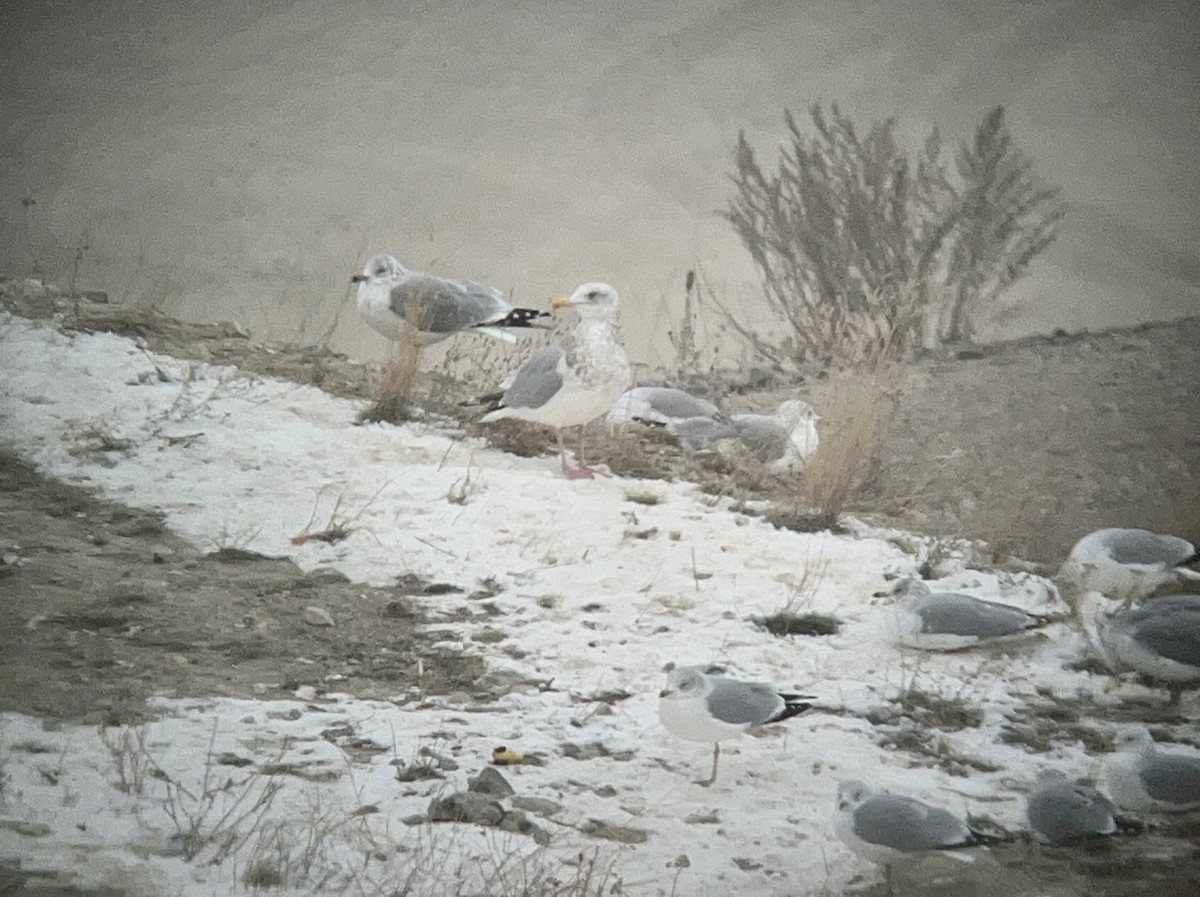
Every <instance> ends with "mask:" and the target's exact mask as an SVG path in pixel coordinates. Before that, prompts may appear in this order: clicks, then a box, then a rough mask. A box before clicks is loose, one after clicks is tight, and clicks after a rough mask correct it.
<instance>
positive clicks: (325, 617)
mask: <svg viewBox="0 0 1200 897" xmlns="http://www.w3.org/2000/svg"><path fill="white" fill-rule="evenodd" d="M304 622H305V623H307V624H308V625H309V626H332V625H333V617H331V616H330V615H329V611H327V610H325V608H323V607H317V606H316V605H315V604H310V605H309V606H308V607H306V608H304Z"/></svg>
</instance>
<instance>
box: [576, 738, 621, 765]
mask: <svg viewBox="0 0 1200 897" xmlns="http://www.w3.org/2000/svg"><path fill="white" fill-rule="evenodd" d="M559 750H561V751H562V755H563V756H564V757H569V758H570V759H572V760H595V759H597V758H598V757H612V758H613V759H614V760H619V761H621V762H625V761H628V760H632V759H633V751H610V750H609V749H608V748H606V747H605V746H604V744H603V743H602V742H599V741H589V742H588V743H587V744H573V743H572V742H569V741H568V742H567V743H566V744H564V745H563V746H562V747H561V748H559Z"/></svg>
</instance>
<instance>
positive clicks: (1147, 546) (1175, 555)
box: [1055, 528, 1200, 606]
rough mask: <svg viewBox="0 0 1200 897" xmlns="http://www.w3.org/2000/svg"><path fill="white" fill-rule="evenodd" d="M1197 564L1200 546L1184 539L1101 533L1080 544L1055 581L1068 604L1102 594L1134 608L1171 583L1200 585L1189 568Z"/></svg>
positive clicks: (1112, 531) (1124, 532)
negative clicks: (1184, 581) (1077, 597)
mask: <svg viewBox="0 0 1200 897" xmlns="http://www.w3.org/2000/svg"><path fill="white" fill-rule="evenodd" d="M1196 560H1200V554H1198V553H1197V552H1196V546H1195V545H1193V544H1192V543H1191V542H1189V541H1187V540H1186V539H1181V538H1179V537H1178V536H1169V535H1162V534H1160V533H1152V532H1150V531H1149V530H1144V529H1116V528H1111V529H1098V530H1096V531H1095V532H1093V533H1088V534H1087V535H1086V536H1084V537H1083V538H1082V539H1080V540H1079V541H1078V542H1076V543H1075V547H1074V548H1072V549H1071V553H1070V554H1069V555H1068V556H1067V559H1066V561H1064V562H1063V565H1062V567H1061V568H1060V569H1059V571H1058V575H1057V576H1056V577H1055V579H1056V582H1057V583H1058V586H1059V589H1060V590H1062V593H1063V597H1064V598H1065V599H1066V600H1068V601H1071V600H1073V596H1074V595H1076V594H1079V593H1081V592H1100V593H1101V594H1102V595H1106V596H1107V597H1109V598H1112V599H1114V600H1117V601H1122V602H1124V603H1125V604H1126V606H1128V605H1130V604H1132V603H1133V602H1135V601H1139V600H1141V599H1142V598H1145V597H1146V596H1148V595H1152V594H1154V592H1155V591H1157V590H1158V589H1159V587H1161V586H1163V585H1165V584H1166V583H1170V582H1177V581H1179V580H1181V579H1200V573H1197V572H1196V571H1195V570H1189V569H1188V568H1186V567H1184V566H1183V565H1184V564H1190V563H1192V562H1194V561H1196Z"/></svg>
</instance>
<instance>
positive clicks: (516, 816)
mask: <svg viewBox="0 0 1200 897" xmlns="http://www.w3.org/2000/svg"><path fill="white" fill-rule="evenodd" d="M496 827H497V828H498V829H500V831H502V832H513V833H514V834H517V835H529V837H531V838H533V840H534V841H535V842H537V843H538V844H540V845H541V846H543V847H547V846H549V844H550V833H549V832H547V831H545V830H544V829H542V828H539V827H538V826H537V825H535V824H534V823H532V822H530V821H529V817H528V816H526V815H525V814H524V813H522V812H521V811H520V810H510V811H509V812H507V813H505V814H504V818H503V819H501V820H500V824H499V825H498V826H496Z"/></svg>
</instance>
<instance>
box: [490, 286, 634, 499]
mask: <svg viewBox="0 0 1200 897" xmlns="http://www.w3.org/2000/svg"><path fill="white" fill-rule="evenodd" d="M618 301H619V300H618V296H617V291H616V290H614V289H613V288H612V287H610V286H609V285H608V284H606V283H585V284H583V285H582V286H580V287H579V288H578V289H576V290H575V292H574V293H572V294H571V297H570V298H569V299H555V300H554V301H553V302H552V303H551V307H552V308H555V309H559V308H567V307H570V308H574V309H575V310H576V311H578V312H579V323H578V324H576V325H575V329H574V331H573V332H572V334H571V335H570V336H569V337H567V339H566V340H564V341H563V343H562V344H560V345H552V346H547V347H546V348H544V349H541V350H540V351H538V352H537V353H535V354H534V355H533V357H532V358H530V359H529V361H527V362H526V363H525V364H524V366H523V367H521V368H520V370H518V371H517V373H516V375H515V376H514V377H513V379H512V383H511V384H510V385H509V386H508V388H507V389H505V391H504V392H503V393H500V394H498V395H495V396H489V397H486V398H485V399H484V400H483V401H485V402H486V403H487V404H488V406H489V407H490V408H491V410H490V411H489V412H488V413H487V414H485V415H484V416H483V417H482V418H481V420H482V421H483V422H484V423H487V422H490V421H494V420H501V419H503V418H506V417H514V418H517V419H518V420H526V421H531V422H533V423H537V424H544V425H545V426H548V427H553V428H554V435H555V437H556V438H557V440H558V453H559V458H560V460H561V463H562V471H563V474H564V475H565V476H566V477H567V478H568V479H576V478H580V477H590V476H592V475H593V473H594V471H593V470H592V469H591V468H590V467H588V466H587V465H586V464H585V463H584V460H583V438H582V436H581V437H580V440H579V465H578V467H574V468H572V467H569V466H568V465H567V450H566V447H565V446H564V445H563V439H562V428H563V427H574V426H579V425H582V424H586V423H587V422H588V421H590V420H592V419H593V418H596V417H599V416H600V415H602V414H604V412H606V411H607V410H608V409H609V408H611V407H612V404H613V402H614V401H615V400H616V398H617V397H618V396H619V395H620V394H621V393H622V392H624V391H625V388H626V387H627V386H628V385H629V380H630V376H631V374H630V369H629V359H628V357H626V355H625V349H624V348H623V347H622V346H621V340H620V337H619V336H618V334H617V327H616V324H617V303H618Z"/></svg>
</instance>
